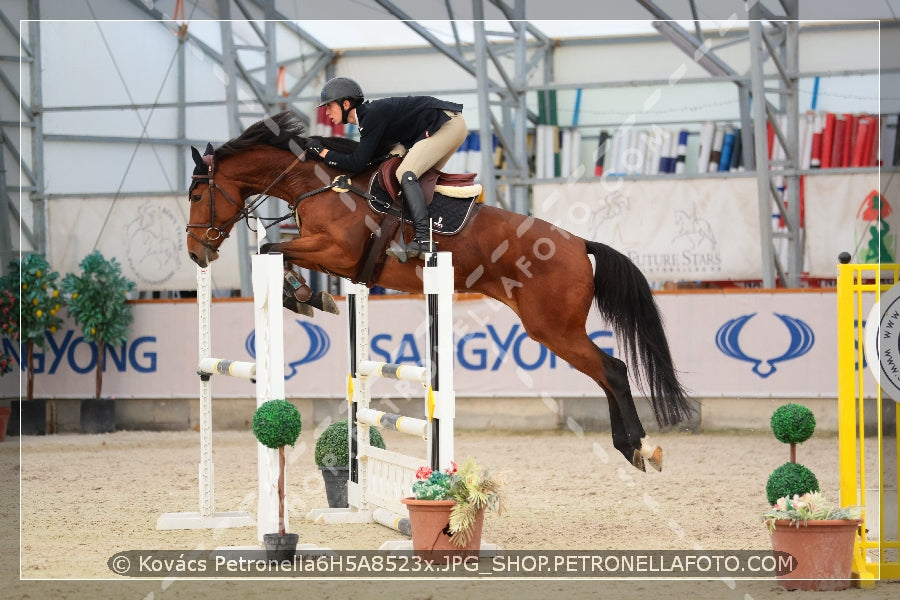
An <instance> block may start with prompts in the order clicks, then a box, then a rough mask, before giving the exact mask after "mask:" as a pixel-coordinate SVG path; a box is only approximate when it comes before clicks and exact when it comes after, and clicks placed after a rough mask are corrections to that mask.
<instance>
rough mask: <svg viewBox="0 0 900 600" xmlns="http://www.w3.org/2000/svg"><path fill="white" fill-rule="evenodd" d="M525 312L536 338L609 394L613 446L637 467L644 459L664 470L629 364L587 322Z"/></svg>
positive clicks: (525, 320)
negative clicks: (605, 347) (597, 339)
mask: <svg viewBox="0 0 900 600" xmlns="http://www.w3.org/2000/svg"><path fill="white" fill-rule="evenodd" d="M520 306H521V305H520ZM558 309H559V310H557V311H556V314H559V315H563V314H574V313H567V311H566V310H563V307H561V306H558ZM524 312H526V314H524V315H520V316H522V324H523V325H524V326H525V330H526V331H527V332H528V335H530V336H531V337H532V339H534V340H536V341H538V342H540V343H542V344H544V345H545V346H546V347H547V348H548V349H549V350H550V351H551V352H553V353H554V354H556V355H557V356H559V357H560V358H561V359H563V360H565V361H566V362H568V363H569V364H570V365H572V366H573V367H574V368H576V369H578V370H579V371H581V372H582V373H584V374H585V375H587V376H588V377H590V378H591V379H593V380H594V381H595V382H596V383H597V385H599V386H600V387H601V388H602V389H603V391H604V392H605V393H606V398H607V400H608V402H609V417H610V427H611V429H612V436H613V446H614V447H615V448H616V449H617V450H618V451H619V452H621V453H622V455H623V456H624V457H625V459H626V460H627V461H628V462H630V463H631V464H632V465H634V466H635V467H636V468H638V469H641V470H644V460H647V461H648V462H649V463H650V464H651V466H653V467H654V468H655V469H656V470H660V469H661V468H662V449H661V448H659V447H658V446H652V445H651V444H650V442H649V440H648V439H647V434H646V433H645V431H644V427H643V425H641V420H640V418H639V417H638V414H637V408H636V407H635V406H634V399H633V398H632V396H631V388H630V386H629V383H628V369H627V368H626V366H625V363H624V362H622V361H621V360H619V359H618V358H615V357H613V356H610V355H609V354H607V353H605V352H603V351H602V350H601V349H600V348H598V347H597V345H596V344H594V342H593V341H592V340H591V338H590V337H588V335H587V332H586V331H585V323H584V322H583V321H582V322H580V323H575V322H574V320H573V322H571V323H559V322H553V321H552V320H550V319H547V318H537V317H535V316H530V318H529V314H528V311H524ZM585 312H586V311H585ZM545 317H546V316H545Z"/></svg>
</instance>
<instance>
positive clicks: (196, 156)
mask: <svg viewBox="0 0 900 600" xmlns="http://www.w3.org/2000/svg"><path fill="white" fill-rule="evenodd" d="M191 158H193V159H194V164H195V165H197V166H198V167H202V166H203V157H202V156H200V151H199V150H197V149H196V148H194V147H193V146H191Z"/></svg>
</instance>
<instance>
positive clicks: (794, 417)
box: [770, 404, 816, 444]
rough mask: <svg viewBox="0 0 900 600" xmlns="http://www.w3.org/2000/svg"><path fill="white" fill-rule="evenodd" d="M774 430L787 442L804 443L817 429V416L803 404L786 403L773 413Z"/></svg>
mask: <svg viewBox="0 0 900 600" xmlns="http://www.w3.org/2000/svg"><path fill="white" fill-rule="evenodd" d="M770 425H771V426H772V432H773V433H774V434H775V437H776V438H777V439H778V441H780V442H784V443H785V444H802V443H803V442H805V441H806V440H808V439H809V438H811V437H812V434H813V432H814V431H815V430H816V417H815V415H813V412H812V411H811V410H809V409H808V408H806V407H805V406H803V405H801V404H785V405H783V406H779V407H778V408H777V409H776V410H775V412H774V413H772V420H771V421H770Z"/></svg>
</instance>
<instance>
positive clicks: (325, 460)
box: [313, 419, 385, 508]
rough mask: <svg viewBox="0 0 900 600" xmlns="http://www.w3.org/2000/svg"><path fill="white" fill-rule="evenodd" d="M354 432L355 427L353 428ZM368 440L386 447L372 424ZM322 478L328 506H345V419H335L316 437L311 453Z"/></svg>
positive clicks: (347, 442)
mask: <svg viewBox="0 0 900 600" xmlns="http://www.w3.org/2000/svg"><path fill="white" fill-rule="evenodd" d="M353 433H354V435H355V434H356V430H355V429H354V432H353ZM369 443H370V444H371V445H372V446H375V447H376V448H381V449H382V450H383V449H385V444H384V438H383V437H382V436H381V433H380V432H379V431H378V430H377V429H375V428H374V427H370V428H369ZM313 458H314V459H315V461H316V465H317V466H318V467H319V470H320V471H322V479H323V480H324V481H325V495H326V496H328V506H329V507H330V508H347V506H348V504H347V481H348V479H349V473H350V432H349V431H347V419H342V420H340V421H335V422H334V423H332V424H331V425H329V426H328V427H326V428H325V431H323V432H322V435H320V436H319V439H318V440H316V449H315V452H314V455H313Z"/></svg>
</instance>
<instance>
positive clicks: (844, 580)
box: [772, 520, 862, 590]
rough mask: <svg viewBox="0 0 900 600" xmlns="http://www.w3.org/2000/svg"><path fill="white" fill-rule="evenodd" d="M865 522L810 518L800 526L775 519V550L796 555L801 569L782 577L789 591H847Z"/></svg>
mask: <svg viewBox="0 0 900 600" xmlns="http://www.w3.org/2000/svg"><path fill="white" fill-rule="evenodd" d="M861 523H862V521H853V520H849V521H848V520H829V521H808V523H807V524H803V523H802V522H801V523H800V527H797V526H796V524H792V522H791V521H788V520H778V521H775V531H773V532H772V549H773V550H775V551H776V552H778V551H781V552H787V553H788V554H790V555H791V556H793V557H794V560H795V561H796V564H797V568H795V569H794V570H793V571H791V572H790V573H787V574H785V575H779V576H778V585H780V586H781V587H783V588H785V589H787V590H843V589H846V588H848V587H850V577H851V569H852V566H853V544H854V541H855V540H856V531H857V529H859V526H860V524H861Z"/></svg>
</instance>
